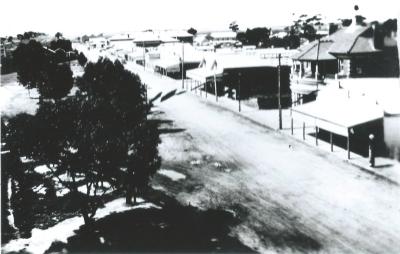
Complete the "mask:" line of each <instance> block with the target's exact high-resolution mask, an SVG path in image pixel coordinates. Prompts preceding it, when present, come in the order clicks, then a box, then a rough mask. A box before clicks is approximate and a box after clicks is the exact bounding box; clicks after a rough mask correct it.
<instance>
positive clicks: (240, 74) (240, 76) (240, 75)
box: [238, 72, 242, 112]
mask: <svg viewBox="0 0 400 254" xmlns="http://www.w3.org/2000/svg"><path fill="white" fill-rule="evenodd" d="M241 79H242V73H241V72H239V79H238V83H239V87H238V95H239V97H238V98H239V112H240V111H241V110H242V108H241V105H240V96H241V93H240V80H241Z"/></svg>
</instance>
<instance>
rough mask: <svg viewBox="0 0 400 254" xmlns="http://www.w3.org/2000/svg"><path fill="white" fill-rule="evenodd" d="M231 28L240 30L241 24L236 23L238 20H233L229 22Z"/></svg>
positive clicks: (235, 30) (234, 30)
mask: <svg viewBox="0 0 400 254" xmlns="http://www.w3.org/2000/svg"><path fill="white" fill-rule="evenodd" d="M229 29H231V30H232V31H233V32H237V31H239V25H238V24H237V23H236V21H233V22H231V23H230V24H229Z"/></svg>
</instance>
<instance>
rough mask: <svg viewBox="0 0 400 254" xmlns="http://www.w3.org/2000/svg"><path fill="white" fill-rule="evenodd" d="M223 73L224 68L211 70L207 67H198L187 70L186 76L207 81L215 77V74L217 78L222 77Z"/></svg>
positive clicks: (203, 81) (202, 81)
mask: <svg viewBox="0 0 400 254" xmlns="http://www.w3.org/2000/svg"><path fill="white" fill-rule="evenodd" d="M222 73H223V71H222V69H216V70H210V69H207V68H197V69H192V70H188V71H187V72H186V76H187V77H188V78H190V79H193V80H196V81H199V82H201V83H205V82H207V80H209V79H214V75H215V77H216V78H217V79H220V78H221V77H222Z"/></svg>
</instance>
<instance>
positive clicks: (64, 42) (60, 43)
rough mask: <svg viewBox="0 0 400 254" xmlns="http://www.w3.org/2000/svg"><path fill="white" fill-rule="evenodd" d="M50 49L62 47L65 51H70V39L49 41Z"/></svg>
mask: <svg viewBox="0 0 400 254" xmlns="http://www.w3.org/2000/svg"><path fill="white" fill-rule="evenodd" d="M50 48H51V49H52V50H57V49H63V50H64V51H65V52H68V51H72V43H71V41H70V40H66V39H58V40H52V41H51V42H50Z"/></svg>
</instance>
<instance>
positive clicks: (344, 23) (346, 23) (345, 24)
mask: <svg viewBox="0 0 400 254" xmlns="http://www.w3.org/2000/svg"><path fill="white" fill-rule="evenodd" d="M341 21H342V26H344V27H347V26H350V25H351V23H352V20H351V19H341Z"/></svg>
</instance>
